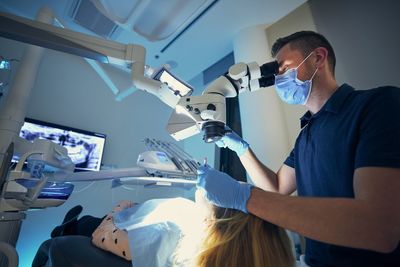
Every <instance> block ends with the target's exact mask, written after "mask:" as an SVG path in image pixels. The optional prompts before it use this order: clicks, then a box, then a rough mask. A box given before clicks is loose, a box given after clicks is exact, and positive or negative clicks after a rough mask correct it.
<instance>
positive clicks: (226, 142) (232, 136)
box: [215, 127, 250, 157]
mask: <svg viewBox="0 0 400 267" xmlns="http://www.w3.org/2000/svg"><path fill="white" fill-rule="evenodd" d="M226 130H227V133H226V134H225V135H224V136H223V137H222V138H221V139H220V140H218V141H216V142H215V144H216V145H217V146H218V147H228V148H229V149H230V150H232V151H235V152H236V154H237V155H238V156H239V157H240V156H242V155H243V154H244V153H245V152H246V151H247V150H248V149H249V147H250V145H249V144H248V143H247V142H246V141H244V140H243V139H242V138H241V137H240V136H239V135H238V134H237V133H235V132H234V131H232V130H231V129H230V128H229V127H226Z"/></svg>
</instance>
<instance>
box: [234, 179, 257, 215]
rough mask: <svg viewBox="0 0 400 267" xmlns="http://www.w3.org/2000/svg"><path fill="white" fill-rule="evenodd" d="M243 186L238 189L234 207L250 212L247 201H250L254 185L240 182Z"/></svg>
mask: <svg viewBox="0 0 400 267" xmlns="http://www.w3.org/2000/svg"><path fill="white" fill-rule="evenodd" d="M239 186H240V187H241V188H240V189H239V190H237V196H236V200H238V201H236V202H235V203H236V205H234V207H233V208H234V209H237V210H241V211H243V212H244V213H246V214H248V213H249V212H248V211H247V201H249V198H250V195H251V190H252V189H253V187H254V186H253V185H251V184H247V183H243V184H239Z"/></svg>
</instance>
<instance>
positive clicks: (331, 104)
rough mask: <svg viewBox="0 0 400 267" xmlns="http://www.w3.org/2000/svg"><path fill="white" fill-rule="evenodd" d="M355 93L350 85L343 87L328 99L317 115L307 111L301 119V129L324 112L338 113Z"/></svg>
mask: <svg viewBox="0 0 400 267" xmlns="http://www.w3.org/2000/svg"><path fill="white" fill-rule="evenodd" d="M353 91H354V88H353V87H351V86H350V85H348V84H343V85H341V86H340V87H339V88H338V89H337V90H336V91H335V92H334V93H333V95H332V96H331V97H330V98H329V99H328V101H327V102H326V103H325V105H324V106H323V107H322V108H321V110H320V111H318V112H317V113H316V114H314V115H312V114H311V112H310V111H307V112H306V113H305V114H304V115H303V117H301V119H300V124H301V128H303V127H304V126H306V125H307V124H308V123H309V121H310V120H311V119H312V118H313V117H317V116H318V115H319V114H320V113H322V112H324V111H328V112H332V113H338V112H339V111H340V109H341V108H342V106H343V104H344V102H345V100H346V98H347V97H348V96H349V95H350V94H351V93H352V92H353Z"/></svg>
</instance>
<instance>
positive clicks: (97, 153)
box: [19, 118, 106, 171]
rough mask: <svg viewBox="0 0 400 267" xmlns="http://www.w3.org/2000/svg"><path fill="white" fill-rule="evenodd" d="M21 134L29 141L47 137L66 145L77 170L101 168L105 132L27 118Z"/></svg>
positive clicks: (96, 169)
mask: <svg viewBox="0 0 400 267" xmlns="http://www.w3.org/2000/svg"><path fill="white" fill-rule="evenodd" d="M19 135H20V137H22V138H24V139H26V140H28V141H33V140H34V139H36V138H40V139H47V140H51V141H53V142H54V143H56V144H59V145H61V146H63V147H65V148H66V149H67V150H68V156H69V157H70V158H71V159H72V162H73V163H74V164H75V170H76V171H98V170H100V166H101V160H102V157H103V150H104V145H105V141H106V135H104V134H100V133H95V132H89V131H85V130H80V129H75V128H71V127H66V126H61V125H57V124H53V123H48V122H43V121H39V120H34V119H29V118H26V119H25V123H24V125H23V126H22V128H21V131H20V134H19Z"/></svg>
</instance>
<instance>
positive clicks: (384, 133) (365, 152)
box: [355, 87, 400, 168]
mask: <svg viewBox="0 0 400 267" xmlns="http://www.w3.org/2000/svg"><path fill="white" fill-rule="evenodd" d="M363 115H364V116H363V120H362V122H361V124H360V132H359V134H360V136H359V142H358V145H357V148H356V155H355V168H360V167H392V168H400V118H399V115H400V88H395V87H389V88H386V89H385V90H381V91H380V92H379V93H376V95H374V96H373V98H372V99H371V101H370V102H369V103H368V104H367V105H366V107H365V110H364V114H363Z"/></svg>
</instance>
